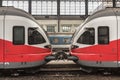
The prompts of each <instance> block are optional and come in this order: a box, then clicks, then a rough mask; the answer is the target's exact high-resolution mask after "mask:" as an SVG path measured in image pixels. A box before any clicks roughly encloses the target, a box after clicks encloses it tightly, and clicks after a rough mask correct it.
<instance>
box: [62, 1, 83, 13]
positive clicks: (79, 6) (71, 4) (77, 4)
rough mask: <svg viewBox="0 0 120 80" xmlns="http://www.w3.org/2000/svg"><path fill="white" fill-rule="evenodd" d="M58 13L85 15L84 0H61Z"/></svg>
mask: <svg viewBox="0 0 120 80" xmlns="http://www.w3.org/2000/svg"><path fill="white" fill-rule="evenodd" d="M60 15H85V1H84V0H61V2H60Z"/></svg>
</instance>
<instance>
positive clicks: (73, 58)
mask: <svg viewBox="0 0 120 80" xmlns="http://www.w3.org/2000/svg"><path fill="white" fill-rule="evenodd" d="M67 59H68V60H73V61H78V58H77V57H76V56H68V57H67Z"/></svg>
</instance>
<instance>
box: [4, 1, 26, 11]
mask: <svg viewBox="0 0 120 80" xmlns="http://www.w3.org/2000/svg"><path fill="white" fill-rule="evenodd" d="M2 6H14V7H15V8H19V9H22V10H24V11H26V12H28V0H3V1H2Z"/></svg>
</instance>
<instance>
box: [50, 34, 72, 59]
mask: <svg viewBox="0 0 120 80" xmlns="http://www.w3.org/2000/svg"><path fill="white" fill-rule="evenodd" d="M48 36H49V41H50V43H51V46H52V51H53V55H54V56H56V59H66V58H67V55H69V47H70V44H71V38H72V33H48Z"/></svg>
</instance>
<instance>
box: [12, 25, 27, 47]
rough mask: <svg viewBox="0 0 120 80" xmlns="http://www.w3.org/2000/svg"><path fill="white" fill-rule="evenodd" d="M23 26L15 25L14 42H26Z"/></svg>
mask: <svg viewBox="0 0 120 80" xmlns="http://www.w3.org/2000/svg"><path fill="white" fill-rule="evenodd" d="M24 31H25V30H24V27H23V26H14V27H13V44H14V45H22V44H24V43H25V40H24V39H25V36H24V35H25V32H24Z"/></svg>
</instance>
